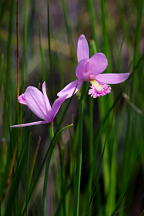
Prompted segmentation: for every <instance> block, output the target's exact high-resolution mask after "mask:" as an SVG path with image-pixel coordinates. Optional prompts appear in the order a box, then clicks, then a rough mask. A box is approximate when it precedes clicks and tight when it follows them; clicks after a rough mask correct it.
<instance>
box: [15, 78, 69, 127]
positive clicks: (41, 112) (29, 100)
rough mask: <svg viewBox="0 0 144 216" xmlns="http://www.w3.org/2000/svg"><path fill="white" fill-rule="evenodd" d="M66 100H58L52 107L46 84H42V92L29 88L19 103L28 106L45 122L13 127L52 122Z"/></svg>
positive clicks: (20, 125) (61, 98)
mask: <svg viewBox="0 0 144 216" xmlns="http://www.w3.org/2000/svg"><path fill="white" fill-rule="evenodd" d="M64 100H65V97H60V98H57V99H56V100H55V102H54V104H53V105H52V107H51V105H50V102H49V99H48V97H47V94H46V83H45V82H44V83H43V84H42V92H41V91H40V90H39V89H37V88H36V87H34V86H29V87H27V89H26V91H25V92H24V93H23V94H21V95H20V96H19V97H18V102H19V103H21V104H24V105H26V106H28V108H29V109H30V110H31V111H32V112H33V113H34V114H35V115H36V116H37V117H39V118H40V119H43V120H42V121H37V122H31V123H26V124H19V125H12V126H11V127H26V126H31V125H39V124H47V123H50V122H52V121H53V120H54V118H55V116H56V114H57V112H58V111H59V109H60V107H61V105H62V103H63V102H64Z"/></svg>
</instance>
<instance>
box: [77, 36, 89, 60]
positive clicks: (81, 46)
mask: <svg viewBox="0 0 144 216" xmlns="http://www.w3.org/2000/svg"><path fill="white" fill-rule="evenodd" d="M88 58H89V46H88V42H87V40H86V38H85V36H84V35H81V36H80V37H79V39H78V44H77V59H78V62H80V61H81V60H83V59H88Z"/></svg>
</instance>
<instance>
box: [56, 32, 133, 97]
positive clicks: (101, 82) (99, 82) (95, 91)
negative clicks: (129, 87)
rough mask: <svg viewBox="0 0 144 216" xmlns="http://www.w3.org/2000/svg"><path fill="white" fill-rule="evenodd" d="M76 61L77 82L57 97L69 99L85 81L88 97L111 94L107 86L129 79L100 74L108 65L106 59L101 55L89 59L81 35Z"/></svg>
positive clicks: (68, 86) (87, 48)
mask: <svg viewBox="0 0 144 216" xmlns="http://www.w3.org/2000/svg"><path fill="white" fill-rule="evenodd" d="M77 59H78V65H77V68H76V77H77V80H75V81H73V82H71V83H69V84H68V85H67V86H65V88H64V89H62V90H61V91H60V92H59V93H58V94H57V96H58V97H63V96H65V97H66V98H69V97H71V96H72V95H73V94H75V93H76V92H77V91H78V90H79V89H80V88H81V86H82V84H83V82H84V81H87V82H90V83H91V89H90V90H89V95H91V96H92V97H93V98H96V97H99V96H103V95H106V94H109V93H110V92H111V87H110V86H109V84H118V83H121V82H124V81H125V80H126V79H128V77H129V73H106V74H102V72H104V70H105V69H106V67H107V65H108V61H107V58H106V56H105V55H104V54H103V53H96V54H94V55H93V56H92V57H90V58H89V46H88V42H87V40H86V38H85V36H84V35H81V36H80V37H79V39H78V45H77Z"/></svg>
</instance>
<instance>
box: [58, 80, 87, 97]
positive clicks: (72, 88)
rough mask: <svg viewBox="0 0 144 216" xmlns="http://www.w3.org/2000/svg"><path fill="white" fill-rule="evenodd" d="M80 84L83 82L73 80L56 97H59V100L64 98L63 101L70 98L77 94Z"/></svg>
mask: <svg viewBox="0 0 144 216" xmlns="http://www.w3.org/2000/svg"><path fill="white" fill-rule="evenodd" d="M82 83H83V82H82V81H79V80H75V81H73V82H71V83H69V84H68V85H67V86H65V87H64V88H63V89H62V90H61V91H60V92H58V94H57V96H58V97H61V98H62V97H65V99H66V98H69V97H71V96H72V95H73V94H76V93H77V91H78V90H79V89H80V87H81V85H82Z"/></svg>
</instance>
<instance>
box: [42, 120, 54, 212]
mask: <svg viewBox="0 0 144 216" xmlns="http://www.w3.org/2000/svg"><path fill="white" fill-rule="evenodd" d="M53 137H54V128H53V123H52V124H51V125H50V141H51V140H52V139H53ZM49 164H50V160H49V158H48V159H47V161H46V167H45V177H44V187H43V196H42V216H46V215H47V213H46V203H47V197H46V195H47V185H48V174H49Z"/></svg>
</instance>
